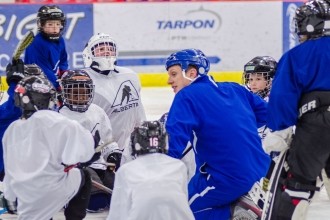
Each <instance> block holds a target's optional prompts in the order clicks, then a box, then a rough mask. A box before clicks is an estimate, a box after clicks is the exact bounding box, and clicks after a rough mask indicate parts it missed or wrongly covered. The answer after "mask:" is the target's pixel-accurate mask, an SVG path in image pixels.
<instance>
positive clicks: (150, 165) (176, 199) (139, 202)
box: [107, 153, 194, 220]
mask: <svg viewBox="0 0 330 220" xmlns="http://www.w3.org/2000/svg"><path fill="white" fill-rule="evenodd" d="M187 186H188V184H187V168H186V166H185V165H184V164H183V162H182V161H180V160H178V159H174V158H171V157H169V156H167V155H165V154H159V153H153V154H147V155H143V156H139V157H137V159H135V160H133V161H131V162H129V163H126V164H124V165H122V166H121V167H120V168H119V170H118V171H117V172H116V179H115V185H114V190H113V194H112V199H111V205H110V210H109V215H108V217H107V220H142V219H143V220H155V219H157V220H178V219H180V220H181V219H182V220H193V219H194V216H193V213H192V211H191V210H190V207H189V204H188V192H187V191H188V189H187Z"/></svg>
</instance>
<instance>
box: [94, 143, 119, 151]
mask: <svg viewBox="0 0 330 220" xmlns="http://www.w3.org/2000/svg"><path fill="white" fill-rule="evenodd" d="M113 142H114V141H113V140H110V141H108V142H106V143H103V144H101V145H99V146H97V147H96V148H95V153H98V152H101V151H102V149H103V148H104V147H105V146H106V145H108V144H111V143H113Z"/></svg>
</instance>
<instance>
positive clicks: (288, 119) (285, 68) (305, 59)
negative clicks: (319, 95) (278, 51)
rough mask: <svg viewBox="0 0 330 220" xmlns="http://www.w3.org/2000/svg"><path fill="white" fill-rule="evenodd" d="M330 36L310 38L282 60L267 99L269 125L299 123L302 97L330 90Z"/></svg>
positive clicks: (281, 127)
mask: <svg viewBox="0 0 330 220" xmlns="http://www.w3.org/2000/svg"><path fill="white" fill-rule="evenodd" d="M329 64H330V37H322V38H319V39H316V40H307V41H305V42H304V43H302V44H300V45H298V46H296V47H295V48H292V49H291V50H289V51H288V52H286V53H285V54H284V55H283V56H282V57H281V59H280V60H279V63H278V66H277V70H276V74H275V78H274V80H273V83H272V89H271V92H270V97H269V103H268V116H267V127H269V128H270V129H272V130H273V131H278V130H282V129H285V128H288V127H290V126H292V125H295V124H296V123H297V119H298V115H299V111H298V108H299V106H298V105H299V101H300V98H301V97H302V95H304V94H306V93H309V92H312V91H330V77H329V73H330V65H329Z"/></svg>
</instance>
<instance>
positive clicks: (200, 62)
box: [165, 49, 210, 75]
mask: <svg viewBox="0 0 330 220" xmlns="http://www.w3.org/2000/svg"><path fill="white" fill-rule="evenodd" d="M174 65H180V66H181V68H182V69H183V70H184V71H186V70H187V69H188V67H189V66H194V67H195V68H196V69H197V72H198V74H199V75H203V74H207V73H208V71H209V70H210V61H209V60H208V59H207V58H206V56H205V54H204V53H203V52H202V51H201V50H199V49H185V50H181V51H178V52H175V53H172V54H171V55H170V56H169V57H168V58H167V60H166V64H165V68H166V70H168V69H169V68H170V67H171V66H174Z"/></svg>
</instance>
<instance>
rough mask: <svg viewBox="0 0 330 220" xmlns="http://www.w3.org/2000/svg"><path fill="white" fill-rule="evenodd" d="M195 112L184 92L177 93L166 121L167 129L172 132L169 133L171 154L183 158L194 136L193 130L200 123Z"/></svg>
mask: <svg viewBox="0 0 330 220" xmlns="http://www.w3.org/2000/svg"><path fill="white" fill-rule="evenodd" d="M194 114H196V112H194V108H193V107H192V106H191V105H190V103H189V101H188V99H186V98H185V96H184V94H182V93H181V94H180V93H178V94H176V95H175V97H174V100H173V103H172V106H171V109H170V111H169V115H168V118H167V122H166V130H167V132H168V133H169V134H172V135H169V146H171V147H170V148H169V152H168V154H169V155H170V156H172V157H174V158H178V159H181V157H182V154H183V151H184V150H185V148H186V147H187V145H188V143H189V142H190V139H191V137H192V130H193V129H194V128H195V127H196V126H197V125H198V122H197V121H196V117H195V116H194ZM178 116H179V117H178Z"/></svg>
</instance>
